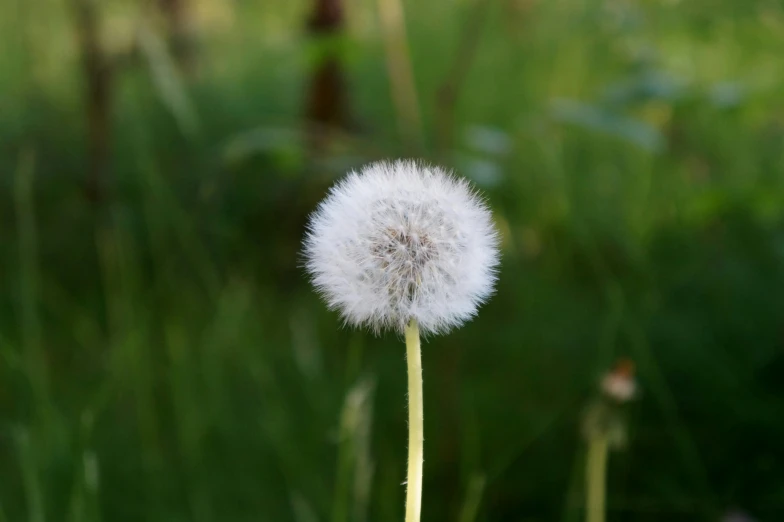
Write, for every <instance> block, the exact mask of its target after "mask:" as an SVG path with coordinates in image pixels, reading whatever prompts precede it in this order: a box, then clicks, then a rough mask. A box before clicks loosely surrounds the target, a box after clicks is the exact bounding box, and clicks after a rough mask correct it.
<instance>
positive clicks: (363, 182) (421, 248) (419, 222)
mask: <svg viewBox="0 0 784 522" xmlns="http://www.w3.org/2000/svg"><path fill="white" fill-rule="evenodd" d="M498 242H499V239H498V234H497V232H496V229H495V227H494V225H493V220H492V215H491V214H490V211H489V209H488V208H487V206H486V205H485V203H484V201H483V200H482V199H481V197H480V196H479V195H478V194H477V192H476V191H475V190H474V189H473V188H472V187H471V185H470V184H469V183H468V182H466V181H464V180H461V179H459V178H456V177H454V176H453V175H451V174H450V173H448V172H446V171H444V170H443V169H441V168H439V167H434V166H428V165H424V164H420V163H416V162H413V161H396V162H392V163H389V162H379V163H373V164H370V165H367V166H365V167H364V168H362V169H361V170H360V171H359V172H352V173H350V174H349V175H348V176H346V177H345V178H344V179H343V180H341V181H340V182H339V183H337V184H336V185H335V186H334V187H333V188H332V190H331V191H330V192H329V194H328V196H327V197H326V199H325V200H324V201H323V202H322V203H321V204H320V205H319V207H318V208H317V209H316V211H315V212H314V213H313V215H312V216H311V218H310V222H309V225H308V233H307V236H306V238H305V241H304V254H305V259H306V268H307V270H308V272H309V273H310V276H311V279H312V281H313V284H314V286H315V287H316V289H317V290H318V291H319V293H320V294H321V295H322V296H323V297H324V299H325V300H326V302H327V305H328V306H329V308H330V309H333V310H337V311H338V312H339V313H340V315H341V316H342V318H343V320H344V322H345V323H346V324H348V325H352V326H357V327H365V328H368V329H370V330H371V331H372V332H374V333H376V334H379V333H381V332H382V331H385V330H388V331H393V332H397V333H401V334H404V335H405V340H406V353H407V361H408V378H409V394H408V395H409V397H408V398H409V464H408V466H409V469H408V481H407V484H408V487H407V498H406V522H418V521H419V514H420V507H421V494H422V492H421V489H422V462H423V461H422V440H423V433H422V418H423V417H422V411H423V404H422V367H421V355H420V340H419V337H420V331H421V332H422V333H423V334H441V333H446V332H448V331H449V330H451V329H453V328H456V327H458V326H460V325H462V324H463V323H464V322H466V321H467V320H469V319H471V318H472V317H473V316H474V315H476V313H477V309H478V307H479V306H480V305H481V304H482V303H483V302H484V301H485V300H486V299H487V298H488V297H489V296H490V295H491V294H492V292H493V287H494V284H495V280H496V269H497V266H498V257H499V252H498Z"/></svg>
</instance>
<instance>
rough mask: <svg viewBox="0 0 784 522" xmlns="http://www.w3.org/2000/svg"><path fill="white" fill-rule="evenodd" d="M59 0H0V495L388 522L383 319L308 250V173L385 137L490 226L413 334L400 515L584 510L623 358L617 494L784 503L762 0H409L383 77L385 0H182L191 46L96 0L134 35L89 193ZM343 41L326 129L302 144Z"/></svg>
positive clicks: (779, 94) (781, 27)
mask: <svg viewBox="0 0 784 522" xmlns="http://www.w3.org/2000/svg"><path fill="white" fill-rule="evenodd" d="M78 3H79V1H74V2H68V1H66V0H8V1H5V2H3V3H2V5H0V49H2V52H0V463H2V465H0V522H5V521H9V522H11V521H27V522H44V521H69V522H98V521H106V522H126V521H127V522H131V521H134V522H135V521H150V522H157V521H160V522H180V521H183V522H184V521H193V522H218V521H219V522H245V521H248V522H249V521H262V522H267V521H270V522H393V521H401V520H402V519H403V498H404V493H405V487H404V486H403V485H401V483H402V482H403V481H404V479H405V467H406V419H407V417H406V409H405V408H406V402H405V398H406V397H405V393H406V389H405V382H406V375H405V368H406V366H405V358H404V349H403V344H402V343H401V342H400V339H399V338H396V337H395V336H394V335H386V336H383V337H381V338H375V337H373V336H372V335H370V334H368V333H365V332H361V331H353V330H349V329H345V328H341V326H340V322H339V318H338V316H337V314H334V313H331V312H328V311H327V310H326V307H325V306H324V304H323V303H322V302H321V301H320V300H319V299H318V297H317V296H316V294H315V292H314V291H313V290H312V288H311V287H310V286H309V284H308V282H307V279H306V277H305V274H304V271H303V270H302V268H301V257H300V254H299V251H300V243H301V240H302V237H303V233H304V225H305V222H306V218H307V215H308V213H309V212H311V211H312V210H313V209H314V207H315V205H316V204H317V203H318V201H319V200H320V199H321V198H322V197H323V196H324V194H325V191H326V189H327V188H328V187H329V185H330V184H331V183H332V182H333V181H334V180H335V179H337V178H338V177H339V176H341V175H342V174H343V173H345V172H346V171H347V170H349V169H351V168H354V167H357V166H359V165H361V164H362V163H364V162H367V161H370V160H374V159H380V158H391V157H398V156H418V157H422V158H425V159H427V160H430V161H436V162H439V163H442V164H444V165H446V166H448V167H450V168H453V169H455V170H456V172H457V173H459V174H460V175H463V176H466V177H468V178H469V179H471V180H473V181H474V182H475V183H476V185H477V186H478V187H479V188H480V189H482V190H483V191H484V192H485V194H486V195H487V199H488V201H489V203H490V205H491V206H492V208H493V210H494V213H495V217H496V220H497V223H498V226H499V229H500V230H501V233H502V236H503V246H502V258H503V262H502V268H501V271H500V276H499V285H498V292H497V294H496V295H495V296H494V297H493V298H492V300H491V301H490V302H489V304H487V305H486V306H485V307H484V308H483V309H482V310H481V311H480V314H479V316H478V317H477V318H476V319H475V320H473V321H472V322H470V323H468V324H467V325H466V326H464V327H463V328H462V329H460V330H458V331H456V332H454V333H452V334H450V335H449V336H443V337H433V338H429V339H426V342H425V343H424V345H423V367H424V374H425V385H424V386H425V389H424V396H425V472H424V473H425V476H424V501H423V520H424V521H429V522H436V521H457V522H474V521H476V522H534V521H536V522H540V521H541V522H545V521H547V522H550V521H562V522H571V521H579V520H582V519H583V518H584V516H585V515H584V493H583V474H584V471H583V468H584V463H585V458H586V444H585V442H584V440H583V438H582V436H581V434H580V423H581V419H582V415H583V411H584V409H585V407H586V405H587V404H588V403H589V401H590V400H591V398H592V397H593V396H594V395H595V394H596V393H597V382H598V380H599V379H600V377H601V376H602V375H603V374H604V373H605V372H606V371H608V370H609V369H610V368H611V367H612V365H613V364H614V363H615V361H617V360H618V359H620V358H629V359H631V360H633V361H634V363H635V367H636V378H637V383H638V386H639V389H640V393H639V396H638V398H637V399H636V400H635V401H633V402H632V404H631V405H630V406H629V408H628V412H627V414H628V415H627V423H628V443H627V445H626V447H625V448H624V449H622V450H619V451H617V452H613V453H612V454H611V457H610V465H609V472H608V486H607V490H608V501H607V502H608V504H607V507H608V520H609V521H611V522H612V521H622V520H623V521H627V520H628V521H641V522H643V521H667V522H678V521H720V520H722V516H723V515H724V513H726V512H728V511H730V510H733V509H740V510H743V511H745V512H747V513H750V514H751V515H753V516H754V517H755V519H758V520H760V521H775V520H781V517H782V516H784V446H783V445H782V442H781V441H782V440H784V380H783V379H782V376H783V375H784V290H783V289H784V58H783V57H784V6H783V5H782V3H781V2H779V1H776V0H753V1H752V0H713V1H707V0H603V1H602V0H552V1H550V0H548V1H545V0H453V1H447V0H432V1H428V2H424V1H422V2H418V1H413V0H405V1H404V2H403V5H404V8H405V30H406V38H407V40H406V41H407V48H404V51H406V53H405V56H406V57H407V58H409V59H410V63H411V66H412V73H413V74H412V77H413V87H414V89H413V91H412V92H413V94H414V97H413V102H412V99H411V98H405V97H404V100H406V99H407V100H408V101H407V102H405V101H404V103H402V104H401V103H396V101H395V100H396V99H399V98H398V96H400V95H401V89H403V90H405V82H403V83H400V82H399V80H400V76H399V75H398V74H397V72H398V71H399V69H396V68H395V63H390V58H389V56H390V55H389V54H388V52H387V51H388V49H389V47H387V46H385V44H390V41H391V45H392V46H394V42H395V40H394V38H392V37H391V36H389V33H388V32H387V31H385V30H384V24H383V23H382V19H383V17H380V15H379V13H380V12H381V13H383V12H384V11H383V9H382V10H381V11H379V6H381V7H382V8H383V6H385V5H386V6H387V7H388V6H389V5H390V3H391V4H392V5H394V4H396V3H397V2H396V1H394V0H379V1H378V2H373V1H370V0H346V1H345V2H344V3H345V6H344V7H345V12H346V29H345V34H344V35H341V36H339V37H333V38H320V39H316V38H312V37H311V36H309V35H308V33H307V31H306V29H305V26H306V24H305V20H306V19H307V16H308V11H309V6H310V2H308V1H306V0H291V1H286V2H284V1H280V2H271V1H262V2H253V1H249V0H245V1H240V0H237V1H235V2H220V1H218V0H197V1H195V2H193V4H194V6H195V7H194V9H195V12H196V15H195V16H197V17H198V20H199V24H200V32H199V46H198V56H197V58H198V64H199V70H198V73H196V74H194V75H192V76H190V75H185V74H182V73H181V72H180V71H179V69H178V68H177V66H176V64H175V63H174V61H173V59H172V56H171V55H170V53H168V52H167V51H166V47H165V45H161V42H162V40H161V39H160V38H159V36H157V34H158V33H157V32H156V30H155V28H156V27H158V25H156V24H155V23H154V21H153V20H152V19H151V17H150V16H149V6H147V4H146V3H145V2H141V1H138V2H137V1H134V0H106V1H105V2H103V1H102V2H100V8H99V19H100V24H101V26H102V29H101V31H102V33H101V37H102V40H101V46H103V47H104V48H105V49H108V50H110V51H111V52H114V53H117V54H122V53H123V52H124V49H125V48H126V47H127V46H129V45H131V43H130V42H133V41H134V38H135V37H134V35H137V34H139V33H140V34H142V35H143V36H142V37H141V38H140V42H141V44H140V45H139V49H140V50H139V49H137V50H136V51H135V52H133V53H129V54H132V55H133V56H131V57H130V58H129V59H128V60H127V61H128V63H127V64H124V65H123V66H122V67H121V68H120V67H118V68H117V70H116V71H115V72H114V74H113V76H112V86H113V87H112V89H113V90H112V97H111V103H110V106H111V117H110V121H111V122H112V131H111V134H110V135H108V136H109V146H108V151H109V159H108V167H107V169H106V185H107V188H106V192H105V194H104V195H103V196H102V197H101V198H100V199H99V200H98V201H97V202H96V201H90V199H89V198H88V197H86V196H85V191H84V189H83V187H84V183H85V179H86V177H87V176H88V173H89V164H90V157H89V153H88V150H89V146H90V143H89V141H88V138H87V123H86V121H87V119H86V116H85V100H84V88H85V85H86V80H85V77H84V76H85V75H84V69H83V67H82V65H81V62H80V48H79V39H78V38H77V36H78V33H79V25H78V23H77V21H76V19H77V17H76V16H75V15H74V9H73V5H74V4H78ZM144 6H147V7H144ZM140 28H141V29H140ZM385 35H386V36H385ZM336 48H337V49H338V56H339V63H340V67H342V68H343V70H344V72H345V76H346V78H345V79H346V82H345V90H344V91H343V94H344V95H345V98H346V101H347V106H348V112H349V113H350V118H349V119H350V124H349V125H348V130H347V131H345V132H340V133H335V134H334V135H330V139H329V142H328V145H327V146H326V147H325V148H323V149H322V150H319V151H318V152H314V151H313V150H312V148H311V145H310V144H309V143H310V142H309V139H308V135H306V133H305V132H304V125H303V120H304V117H305V108H304V107H305V99H306V93H307V90H308V86H309V81H310V77H311V74H312V71H313V70H314V68H315V67H317V66H318V64H319V63H320V60H321V59H322V58H323V56H324V55H325V54H327V53H329V52H331V51H333V50H334V49H336ZM107 52H109V51H107ZM389 71H396V72H395V74H393V75H390V72H389ZM390 76H392V78H391V77H390ZM400 85H403V87H400ZM445 93H451V94H452V95H453V96H454V104H453V105H452V104H449V103H448V101H449V96H446V95H445ZM403 94H405V92H403ZM445 100H446V101H445ZM410 114H414V116H413V117H411V116H410ZM417 114H418V115H419V117H418V118H417V117H416V115H417ZM407 115H408V116H407Z"/></svg>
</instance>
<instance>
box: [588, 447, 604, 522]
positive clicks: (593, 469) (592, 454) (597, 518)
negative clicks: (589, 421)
mask: <svg viewBox="0 0 784 522" xmlns="http://www.w3.org/2000/svg"><path fill="white" fill-rule="evenodd" d="M608 446H609V441H608V440H607V435H605V434H600V435H594V436H593V437H591V439H590V442H589V443H588V458H587V461H586V468H585V471H586V473H585V488H586V503H587V505H586V518H585V519H586V522H604V516H605V497H606V492H605V488H606V483H607V449H608Z"/></svg>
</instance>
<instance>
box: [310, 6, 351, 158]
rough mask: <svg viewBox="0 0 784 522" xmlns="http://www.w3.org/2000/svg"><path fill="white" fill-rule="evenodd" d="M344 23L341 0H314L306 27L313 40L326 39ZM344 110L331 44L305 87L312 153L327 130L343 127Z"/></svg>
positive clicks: (338, 64) (321, 144)
mask: <svg viewBox="0 0 784 522" xmlns="http://www.w3.org/2000/svg"><path fill="white" fill-rule="evenodd" d="M344 25H345V22H344V11H343V4H342V1H341V0H314V3H313V10H312V12H311V15H310V18H309V19H308V30H309V32H310V34H311V35H312V37H313V38H314V39H324V40H327V39H329V38H334V37H336V36H339V35H340V34H341V33H342V32H343V30H344ZM327 41H328V40H327ZM347 113H348V111H347V98H346V82H345V74H344V72H343V67H342V64H341V61H340V56H339V53H338V50H337V49H336V48H335V47H331V48H329V49H327V50H326V51H325V53H324V55H323V57H322V59H321V61H320V62H319V63H318V64H317V65H316V66H315V69H314V70H313V74H312V76H311V80H310V87H309V89H308V101H307V112H306V119H307V122H308V126H309V127H310V129H309V130H310V132H309V133H308V138H309V140H310V149H311V150H312V151H313V152H315V153H318V152H320V151H322V150H323V149H324V147H325V146H326V144H327V141H328V140H329V137H330V133H329V132H328V131H329V129H341V128H345V127H346V125H347V119H348V118H347ZM325 131H326V132H325Z"/></svg>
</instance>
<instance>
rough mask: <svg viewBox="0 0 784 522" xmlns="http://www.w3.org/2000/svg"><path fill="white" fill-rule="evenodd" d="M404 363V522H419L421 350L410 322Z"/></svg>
mask: <svg viewBox="0 0 784 522" xmlns="http://www.w3.org/2000/svg"><path fill="white" fill-rule="evenodd" d="M406 360H407V361H408V480H407V484H408V487H407V488H406V521H405V522H419V515H420V512H421V511H422V466H423V462H424V444H423V443H424V401H423V398H422V350H421V348H420V344H419V325H417V322H416V321H415V320H413V319H412V320H411V322H410V323H408V326H407V327H406Z"/></svg>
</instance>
